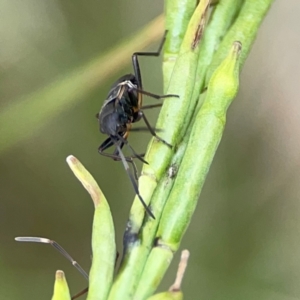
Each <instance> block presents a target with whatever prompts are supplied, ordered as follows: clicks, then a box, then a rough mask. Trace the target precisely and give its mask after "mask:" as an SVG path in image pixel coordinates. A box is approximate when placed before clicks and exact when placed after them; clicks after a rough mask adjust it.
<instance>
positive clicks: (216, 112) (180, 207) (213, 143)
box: [135, 43, 240, 299]
mask: <svg viewBox="0 0 300 300" xmlns="http://www.w3.org/2000/svg"><path fill="white" fill-rule="evenodd" d="M239 53H240V44H239V43H235V44H234V45H233V47H232V49H231V51H230V53H229V55H228V56H227V58H226V59H225V60H224V62H223V63H222V64H221V65H220V66H219V67H218V69H217V70H216V72H215V73H214V75H213V77H212V79H211V81H210V83H209V86H208V91H207V95H206V99H205V101H204V104H203V106H202V107H201V109H200V111H199V112H198V114H197V117H196V119H195V123H194V125H193V129H192V131H191V134H190V137H189V142H188V145H187V149H186V151H185V155H184V158H183V160H182V163H181V166H180V169H179V170H178V174H177V177H176V179H175V183H174V186H173V188H172V191H171V193H170V195H169V197H168V201H167V203H166V206H165V208H164V210H163V214H162V217H161V220H160V224H159V229H158V233H157V245H156V247H154V248H153V249H152V251H151V253H150V256H149V258H148V260H147V263H146V266H145V268H144V270H143V274H142V277H141V279H140V282H139V286H138V289H137V292H136V294H135V298H136V299H145V298H146V297H148V296H150V295H151V294H152V293H153V292H154V291H155V289H156V288H157V286H158V284H159V282H160V281H161V279H162V276H163V275H164V273H165V271H166V270H167V268H168V266H169V264H170V262H171V260H172V257H173V253H174V252H175V251H176V250H177V249H178V247H179V244H180V241H181V238H182V236H183V234H184V232H185V230H186V228H187V226H188V224H189V222H190V218H191V216H192V214H193V212H194V209H195V207H196V203H197V200H198V198H199V195H200V192H201V189H202V186H203V184H204V181H205V178H206V175H207V172H208V170H209V167H210V164H211V162H212V159H213V157H214V154H215V152H216V150H217V147H218V145H219V142H220V140H221V137H222V133H223V129H224V126H225V119H226V111H227V108H228V106H229V104H230V103H231V102H232V100H233V98H234V97H235V95H236V93H237V90H238V73H239V72H238V71H239V61H238V58H239ZM195 157H197V162H195ZM186 178H189V180H188V181H187V180H186Z"/></svg>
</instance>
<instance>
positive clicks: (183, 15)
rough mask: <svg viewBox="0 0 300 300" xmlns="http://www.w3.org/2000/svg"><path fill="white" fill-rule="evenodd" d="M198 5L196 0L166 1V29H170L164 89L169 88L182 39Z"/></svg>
mask: <svg viewBox="0 0 300 300" xmlns="http://www.w3.org/2000/svg"><path fill="white" fill-rule="evenodd" d="M196 6H197V1H196V0H167V1H165V15H166V29H167V30H168V35H167V39H166V43H165V46H164V63H163V74H164V90H167V89H168V86H169V82H170V78H171V75H172V72H173V69H174V65H175V62H176V59H177V56H178V53H179V50H180V46H181V43H182V40H183V38H184V35H185V32H186V29H187V27H188V24H189V21H190V19H191V16H192V15H193V12H194V10H195V8H196Z"/></svg>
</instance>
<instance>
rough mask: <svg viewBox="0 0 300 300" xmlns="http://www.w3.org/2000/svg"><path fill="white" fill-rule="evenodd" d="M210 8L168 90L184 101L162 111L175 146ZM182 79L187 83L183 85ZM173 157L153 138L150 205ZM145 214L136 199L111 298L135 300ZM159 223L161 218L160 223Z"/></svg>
mask: <svg viewBox="0 0 300 300" xmlns="http://www.w3.org/2000/svg"><path fill="white" fill-rule="evenodd" d="M208 6H209V1H201V2H200V4H199V5H198V7H197V9H196V10H195V12H194V14H193V16H192V18H191V20H190V23H189V26H188V29H187V32H186V35H185V37H184V40H183V43H182V45H181V48H180V53H179V56H178V58H177V60H176V64H175V67H174V71H173V74H172V79H171V83H170V86H169V91H168V93H169V94H175V95H179V96H180V99H177V98H174V99H173V98H172V99H166V101H165V102H167V103H165V104H164V107H167V108H166V109H165V108H163V109H162V111H161V113H160V117H159V118H160V119H159V121H158V125H157V127H158V128H160V127H161V128H166V130H164V131H163V132H162V135H161V136H162V138H163V139H164V140H166V141H167V142H169V143H171V144H172V145H174V146H175V145H177V140H176V137H178V136H179V135H180V136H181V135H182V134H183V133H181V130H183V127H182V126H179V124H182V122H184V119H185V117H184V116H185V114H186V113H187V111H188V109H189V101H190V99H191V94H192V90H193V85H194V80H195V74H196V68H197V61H198V51H199V45H198V43H199V40H200V37H201V36H202V32H203V27H204V24H205V17H206V13H207V11H208ZM182 80H183V81H184V82H182ZM179 83H180V84H179ZM168 110H169V112H168ZM166 116H168V127H166V126H164V125H162V124H163V121H165V120H166ZM178 122H179V123H178ZM169 129H170V130H169ZM164 134H165V135H164ZM154 149H155V150H154ZM155 151H158V152H156V157H154V156H153V155H152V153H154V152H155ZM172 154H173V150H172V149H170V148H169V147H168V146H166V145H165V144H163V143H161V142H159V141H157V140H155V139H152V142H151V145H150V149H149V151H148V152H147V155H146V160H147V161H148V162H149V166H148V165H144V167H143V174H142V176H141V177H140V179H139V188H140V190H141V191H142V197H143V199H144V201H145V202H146V203H147V202H149V201H150V199H151V196H152V193H153V191H154V189H155V188H156V186H157V181H158V180H159V179H160V178H161V177H162V175H163V173H164V171H165V170H166V168H167V166H168V162H170V159H171V157H172ZM136 200H137V201H136ZM159 209H160V208H159ZM153 212H154V215H156V211H155V210H153ZM144 214H145V212H144V208H143V207H142V205H141V203H140V201H139V200H138V199H137V198H136V199H135V201H134V203H133V206H132V209H131V212H130V219H129V222H128V225H127V229H126V232H125V235H124V252H125V253H124V256H123V261H122V265H121V267H120V270H119V273H118V275H117V278H116V280H115V283H114V285H113V287H112V290H111V294H110V299H118V298H120V297H122V299H124V300H125V299H132V296H133V293H134V291H135V289H136V287H137V284H138V279H139V276H140V274H141V272H142V269H143V264H144V263H145V261H146V258H147V257H146V256H145V255H143V257H141V256H140V249H139V248H138V246H139V244H140V242H141V241H140V240H139V237H138V234H139V231H140V227H141V225H142V222H143V216H144ZM147 219H148V220H149V217H147V216H146V220H147ZM157 221H158V219H157V220H156V222H157ZM149 222H153V220H149ZM156 226H157V225H156Z"/></svg>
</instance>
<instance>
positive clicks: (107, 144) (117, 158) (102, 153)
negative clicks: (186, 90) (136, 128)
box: [98, 138, 144, 181]
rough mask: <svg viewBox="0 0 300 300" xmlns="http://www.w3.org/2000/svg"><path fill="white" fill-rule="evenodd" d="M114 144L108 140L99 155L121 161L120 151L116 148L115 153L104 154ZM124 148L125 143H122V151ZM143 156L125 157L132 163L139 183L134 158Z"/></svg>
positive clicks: (100, 147)
mask: <svg viewBox="0 0 300 300" xmlns="http://www.w3.org/2000/svg"><path fill="white" fill-rule="evenodd" d="M113 145H114V143H113V141H112V140H111V138H108V139H106V140H105V141H104V142H103V143H102V144H101V145H100V146H99V148H98V152H99V154H101V155H103V156H106V157H110V158H112V159H113V160H115V161H121V160H122V159H121V157H120V155H119V151H118V149H117V148H116V149H115V151H114V152H113V153H112V154H111V153H107V152H104V151H105V150H106V149H107V148H110V147H111V146H113ZM123 146H124V143H122V144H121V145H120V149H122V147H123ZM141 156H144V154H141V155H139V156H124V158H125V160H126V161H127V162H128V163H130V164H131V165H132V169H133V174H134V178H135V180H136V181H138V169H137V167H136V165H135V163H134V161H133V159H134V158H140V157H141Z"/></svg>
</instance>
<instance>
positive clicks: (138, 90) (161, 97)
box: [129, 87, 179, 99]
mask: <svg viewBox="0 0 300 300" xmlns="http://www.w3.org/2000/svg"><path fill="white" fill-rule="evenodd" d="M129 90H135V91H137V92H138V93H141V94H144V95H146V96H149V97H152V98H155V99H165V98H172V97H176V98H179V96H178V95H173V94H167V95H156V94H153V93H150V92H147V91H144V90H142V89H138V88H136V87H130V89H129Z"/></svg>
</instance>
